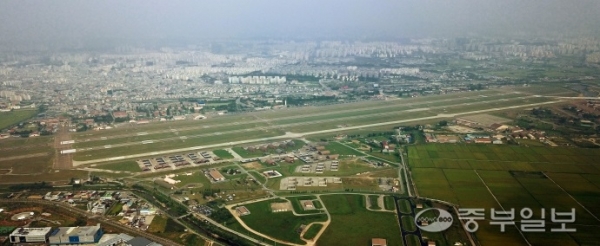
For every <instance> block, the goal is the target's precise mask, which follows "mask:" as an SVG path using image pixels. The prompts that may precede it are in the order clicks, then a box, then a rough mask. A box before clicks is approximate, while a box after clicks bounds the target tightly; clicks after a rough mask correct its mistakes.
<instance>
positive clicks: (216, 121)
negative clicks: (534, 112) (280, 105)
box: [74, 90, 511, 140]
mask: <svg viewBox="0 0 600 246" xmlns="http://www.w3.org/2000/svg"><path fill="white" fill-rule="evenodd" d="M501 93H505V92H498V91H492V90H486V91H478V92H463V93H459V94H448V95H436V96H428V97H418V98H408V99H400V100H394V101H367V102H359V103H343V104H334V105H329V106H324V107H298V108H288V109H287V110H278V111H265V112H253V113H252V114H237V115H226V116H215V117H211V118H208V119H204V120H194V121H167V122H152V123H150V124H143V125H137V124H131V123H125V124H121V125H119V126H118V127H116V128H114V129H111V130H107V131H98V132H83V133H77V134H74V138H75V139H78V140H85V139H92V138H100V137H113V136H119V135H126V134H130V135H131V134H135V133H138V132H146V133H148V134H149V135H151V134H154V133H157V132H163V133H165V132H167V133H170V132H171V130H170V129H175V130H178V131H179V132H184V131H188V130H199V129H207V128H208V129H212V128H215V127H224V126H227V127H230V126H233V127H234V128H235V127H236V126H237V128H240V126H241V125H245V124H249V123H253V124H261V123H262V122H264V120H263V119H270V120H277V119H281V118H293V119H296V120H293V121H290V123H297V122H300V121H299V120H298V119H300V120H301V119H302V118H306V116H308V115H314V114H321V115H323V114H324V113H323V112H324V111H329V112H340V111H348V112H352V111H357V110H361V109H369V108H373V107H384V108H393V109H394V111H397V110H398V107H402V108H405V109H411V108H414V107H416V106H418V107H420V105H422V104H423V103H426V104H427V105H428V106H434V105H446V104H448V103H449V102H452V103H463V102H472V101H477V100H481V98H480V96H481V95H487V96H488V97H489V98H490V99H492V98H494V97H501V96H504V97H510V96H511V94H508V95H506V94H501ZM407 105H408V107H407ZM371 110H372V109H371ZM388 111H390V110H389V109H388V110H385V109H383V111H381V112H383V113H385V112H388ZM362 114H364V112H362V113H361V112H359V113H358V115H362ZM254 115H257V116H259V117H260V119H257V118H256V117H254ZM299 115H302V116H301V117H300V116H299ZM346 116H352V114H350V115H346ZM232 122H233V123H232ZM167 128H170V129H169V130H168V131H166V130H165V129H167ZM210 131H211V132H214V130H210Z"/></svg>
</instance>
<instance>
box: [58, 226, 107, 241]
mask: <svg viewBox="0 0 600 246" xmlns="http://www.w3.org/2000/svg"><path fill="white" fill-rule="evenodd" d="M103 234H104V232H103V231H102V228H100V224H97V225H95V226H80V227H59V228H57V229H56V230H55V231H53V232H52V235H51V236H50V237H48V242H49V243H50V245H62V244H93V243H98V241H99V240H100V238H101V237H102V235H103Z"/></svg>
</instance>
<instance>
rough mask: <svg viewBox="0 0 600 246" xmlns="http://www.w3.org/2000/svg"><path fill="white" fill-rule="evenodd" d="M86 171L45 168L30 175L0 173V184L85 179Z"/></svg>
mask: <svg viewBox="0 0 600 246" xmlns="http://www.w3.org/2000/svg"><path fill="white" fill-rule="evenodd" d="M87 177H88V172H87V171H80V170H52V169H50V170H46V171H44V172H42V173H35V174H30V175H0V184H21V183H33V182H68V181H70V180H71V178H81V179H86V178H87Z"/></svg>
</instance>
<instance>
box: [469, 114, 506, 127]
mask: <svg viewBox="0 0 600 246" xmlns="http://www.w3.org/2000/svg"><path fill="white" fill-rule="evenodd" d="M461 118H462V119H466V120H469V121H474V122H478V123H479V124H481V125H482V126H489V125H491V124H494V123H505V122H510V121H511V120H510V119H506V118H502V117H498V116H493V115H490V114H476V115H469V116H463V117H461Z"/></svg>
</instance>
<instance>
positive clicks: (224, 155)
mask: <svg viewBox="0 0 600 246" xmlns="http://www.w3.org/2000/svg"><path fill="white" fill-rule="evenodd" d="M212 152H213V154H215V155H216V156H218V157H219V158H221V159H233V155H231V153H229V151H227V150H224V149H217V150H213V151H212Z"/></svg>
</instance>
